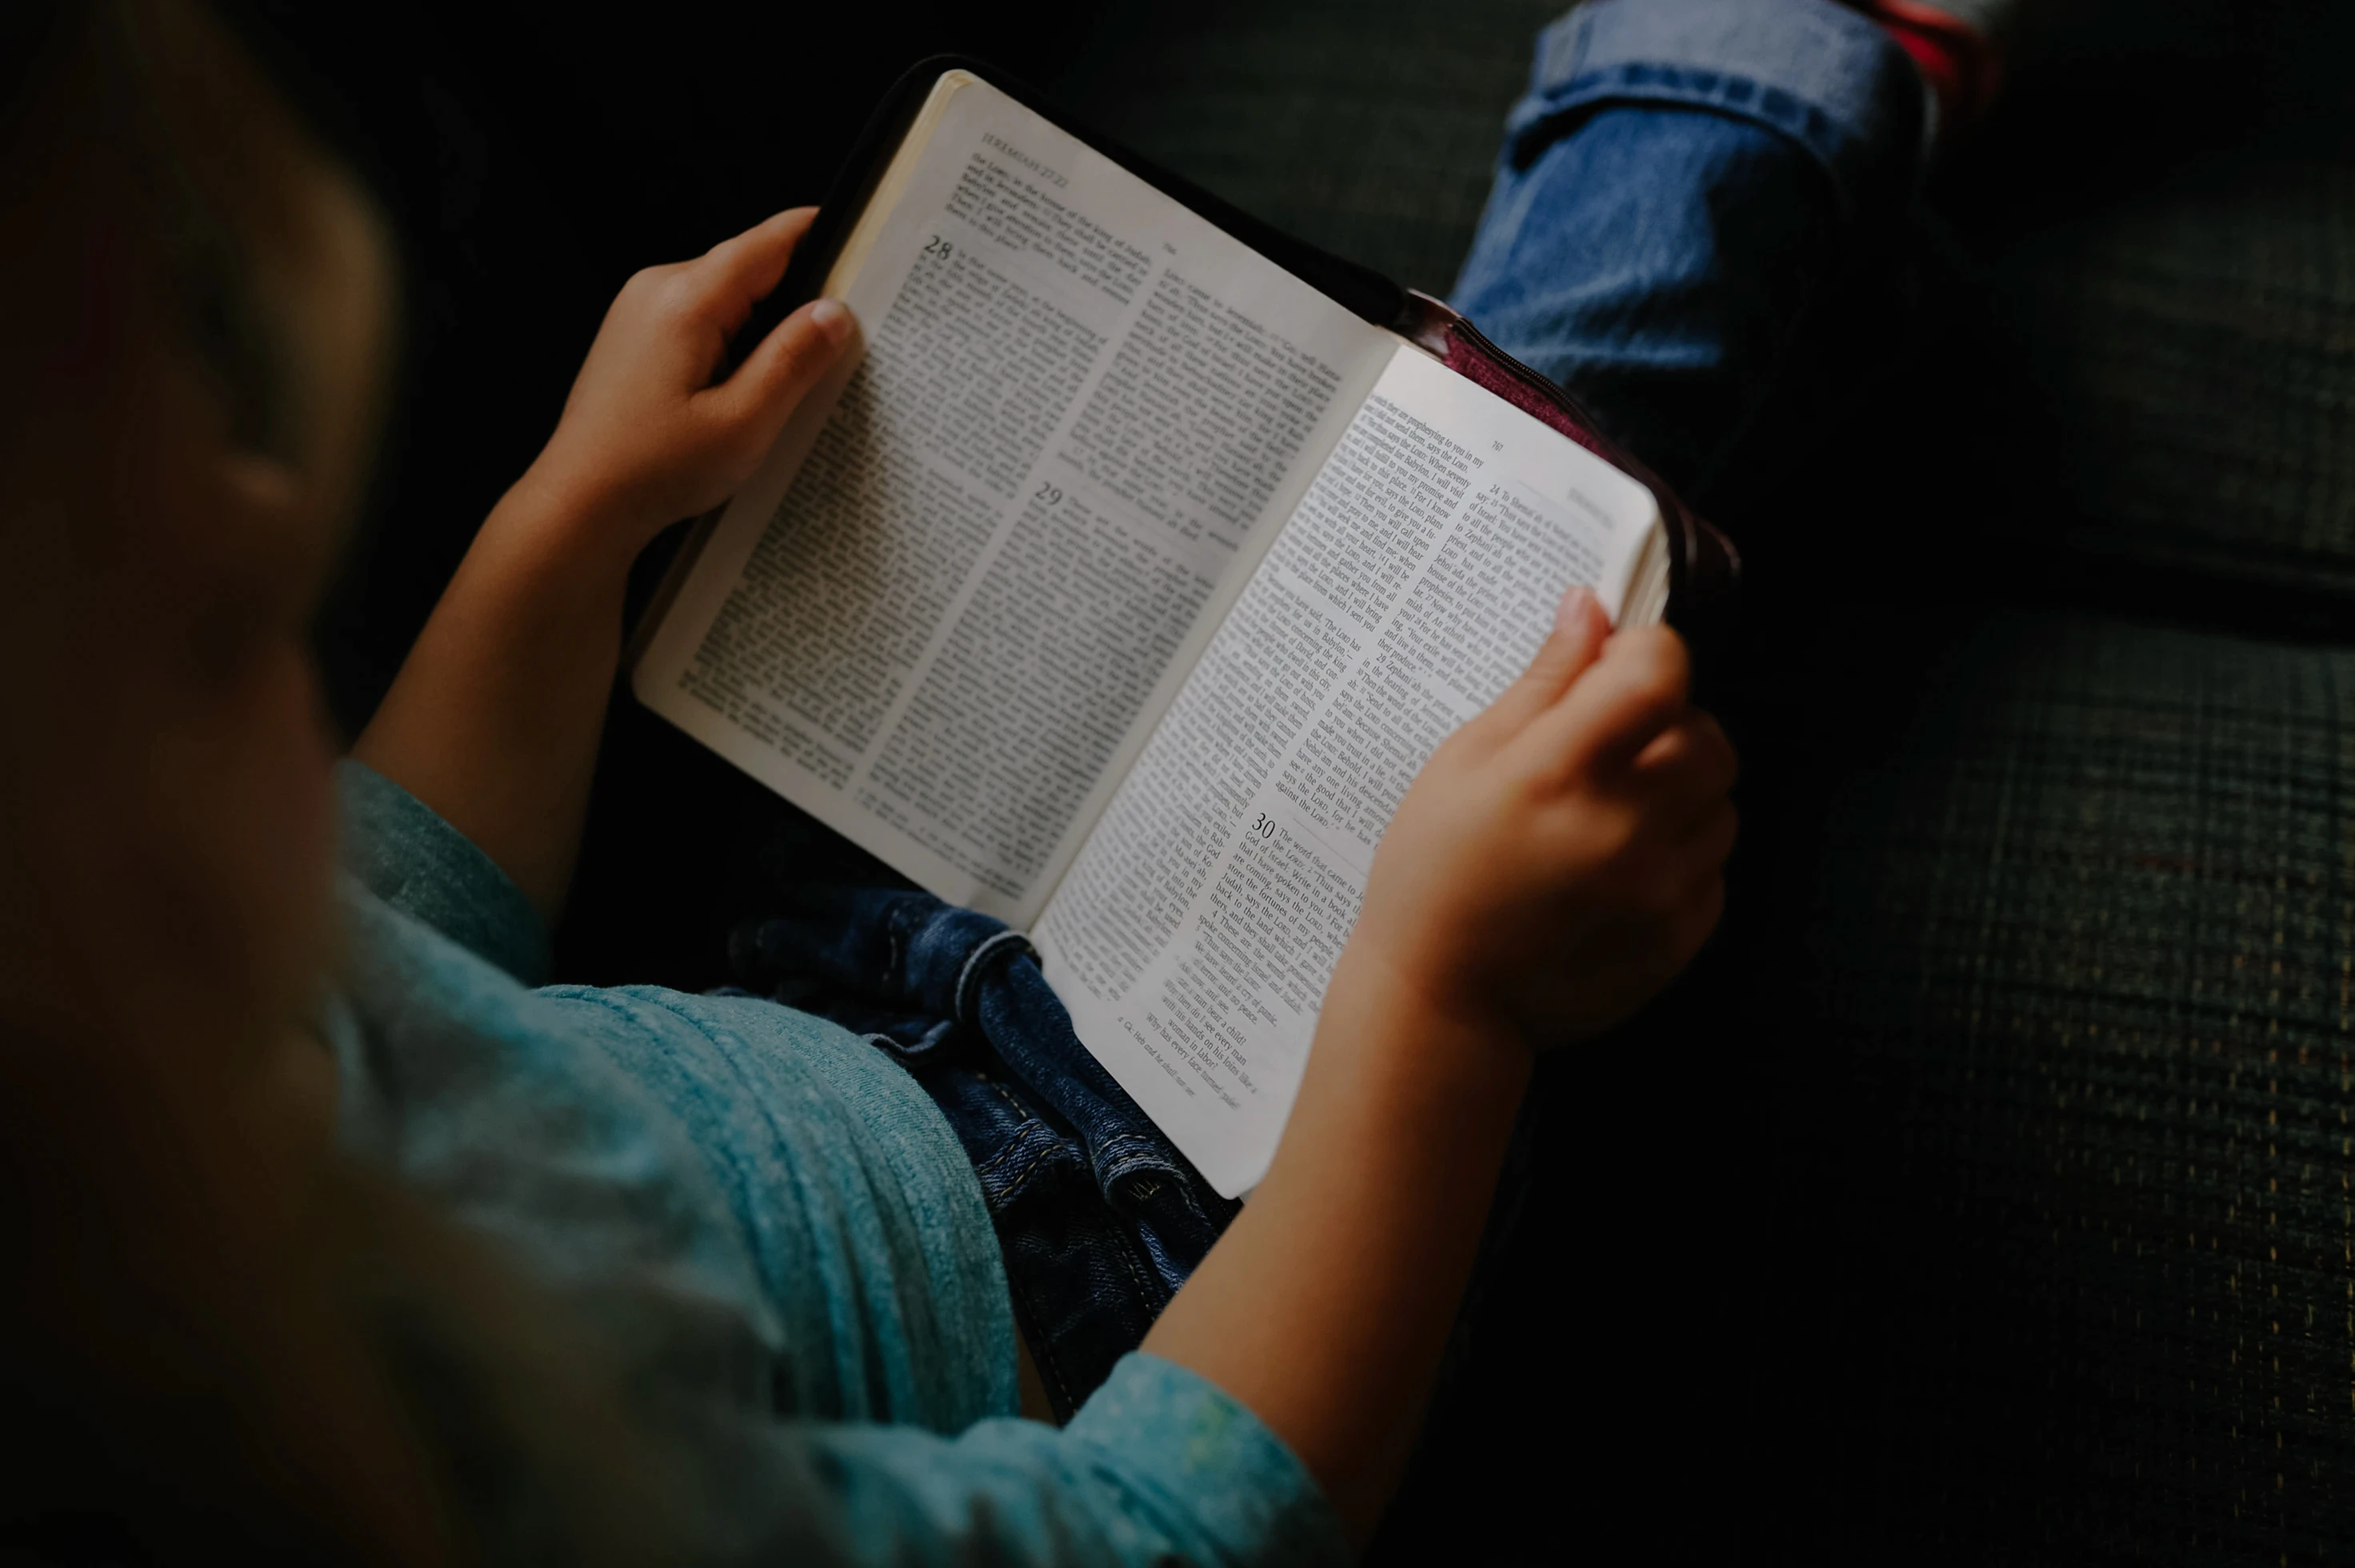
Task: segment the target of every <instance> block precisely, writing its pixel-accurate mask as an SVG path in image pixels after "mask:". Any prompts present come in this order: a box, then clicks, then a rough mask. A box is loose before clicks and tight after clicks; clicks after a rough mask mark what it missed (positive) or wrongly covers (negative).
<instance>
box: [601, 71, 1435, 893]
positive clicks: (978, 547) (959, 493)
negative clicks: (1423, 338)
mask: <svg viewBox="0 0 2355 1568" xmlns="http://www.w3.org/2000/svg"><path fill="white" fill-rule="evenodd" d="M943 94H946V95H947V96H946V97H945V98H944V99H943V96H942V95H943ZM926 123H929V125H930V131H929V134H928V135H927V136H926V137H925V138H924V139H923V141H922V146H921V148H920V149H918V148H915V147H914V146H912V141H913V137H912V135H911V149H910V150H909V151H907V152H903V153H902V155H901V160H900V165H898V166H899V168H900V173H901V174H903V175H904V176H905V178H904V180H900V181H897V182H887V186H886V188H887V190H888V189H893V188H896V189H897V191H898V193H899V194H898V197H897V200H896V204H895V205H894V206H893V207H892V208H891V210H890V213H889V214H888V216H885V217H883V218H882V219H881V220H880V221H879V222H875V223H869V224H863V225H862V226H861V228H860V230H859V231H858V236H857V237H856V245H857V246H858V247H863V250H861V251H858V253H857V254H849V255H847V256H846V260H845V262H844V265H843V267H842V268H840V269H838V270H837V278H836V279H835V280H834V281H833V283H832V284H831V286H833V287H835V288H837V290H838V291H839V292H840V293H842V294H843V295H844V297H846V298H847V300H848V302H849V304H850V305H851V307H852V309H853V311H854V312H855V313H856V314H857V315H858V320H859V323H860V325H861V329H862V341H861V347H862V353H861V355H860V357H858V359H857V361H856V362H855V363H854V364H850V365H847V366H846V367H844V368H842V369H841V370H839V371H838V372H837V374H836V375H835V376H834V377H833V378H832V379H830V381H829V382H828V384H827V385H826V387H825V388H823V389H821V391H820V392H819V393H818V394H817V395H815V396H814V397H813V398H812V399H811V400H810V401H809V402H808V403H807V404H806V405H805V407H804V408H803V409H802V410H801V411H798V412H797V413H796V415H795V417H794V420H793V421H792V422H791V424H789V425H788V427H787V429H786V431H785V432H784V434H783V437H782V438H781V439H780V440H779V443H778V446H777V449H776V451H775V452H774V453H772V455H771V458H770V460H769V462H768V463H767V464H765V465H764V468H763V471H762V474H761V475H760V476H759V477H758V478H756V479H755V480H754V481H753V482H752V484H751V485H748V486H747V487H746V490H745V492H744V494H743V495H742V496H740V497H739V498H738V500H737V501H736V502H735V503H734V504H733V505H732V506H731V507H730V509H729V511H728V513H727V515H726V517H723V518H722V520H721V522H720V524H719V528H717V530H715V532H714V533H713V535H712V537H711V539H709V542H708V543H707V544H706V545H705V547H704V549H703V550H702V553H701V554H700V556H699V557H698V560H697V561H696V563H695V566H694V569H693V571H692V572H691V573H690V574H689V576H688V577H687V581H686V582H685V583H684V584H683V585H682V587H681V588H680V590H679V592H677V595H676V596H675V598H674V599H673V600H672V602H671V604H670V606H669V608H668V610H667V611H666V614H665V616H664V620H663V623H662V624H661V626H660V627H659V628H658V629H657V631H656V632H655V635H654V636H653V637H652V638H651V639H650V640H649V641H648V643H647V645H646V648H645V653H644V654H643V655H642V656H640V658H639V661H638V664H637V667H636V669H635V671H634V687H635V689H636V691H637V693H638V696H639V698H640V699H641V700H643V701H645V703H646V704H647V706H649V707H651V708H653V709H655V711H657V712H660V713H662V714H663V715H664V716H665V717H666V718H668V719H669V720H671V721H672V722H674V723H676V724H677V725H678V726H679V727H680V728H682V729H684V730H686V731H687V732H688V733H689V734H692V735H694V736H696V737H697V738H698V740H701V741H703V742H704V743H705V744H707V745H709V746H710V747H711V748H712V749H713V750H714V751H716V752H719V754H720V755H722V756H724V757H726V758H728V759H729V760H730V762H732V763H736V764H737V765H738V766H739V767H741V768H743V769H744V770H745V771H746V772H748V773H751V774H753V776H755V777H757V778H759V779H761V780H762V782H763V783H765V784H768V785H770V787H772V788H773V789H774V790H776V791H777V792H778V793H779V794H780V795H783V796H784V797H785V798H786V799H788V800H790V801H793V802H794V804H796V805H800V806H802V807H804V808H805V809H806V810H808V811H809V812H810V813H811V814H812V815H814V816H817V817H818V818H819V819H820V820H822V821H824V822H826V823H827V824H828V825H829V826H831V827H835V828H837V829H838V830H840V831H841V832H842V833H844V834H845V835H847V837H850V838H852V839H853V840H855V841H857V842H858V843H859V844H860V845H862V846H864V847H865V848H868V849H870V850H872V851H874V852H875V853H877V854H878V855H879V856H881V857H882V858H883V859H885V860H887V861H889V862H890V864H891V865H893V866H895V867H897V868H898V869H900V870H901V871H903V872H905V873H907V874H908V875H909V876H911V877H913V878H914V879H915V880H918V881H919V882H922V884H923V885H924V886H925V887H927V888H929V889H930V890H932V891H933V892H935V893H938V894H939V895H940V896H942V897H943V898H945V899H948V900H951V901H954V902H958V903H964V904H968V905H971V906H973V907H975V908H977V909H982V910H986V911H987V912H990V913H993V914H996V915H998V916H1000V917H1002V918H1005V919H1007V920H1008V921H1010V922H1012V923H1015V924H1018V925H1025V926H1027V925H1028V924H1029V923H1031V922H1032V921H1033V920H1034V919H1035V918H1036V917H1037V914H1038V912H1039V908H1040V906H1041V905H1042V904H1043V903H1044V901H1045V899H1046V895H1047V893H1048V891H1050V890H1051V888H1052V887H1053V886H1054V884H1055V881H1056V880H1057V879H1058V877H1059V876H1060V873H1061V871H1062V869H1063V868H1064V867H1065V866H1066V865H1067V864H1068V863H1069V861H1070V859H1071V855H1072V854H1073V853H1074V852H1076V849H1077V848H1078V845H1079V843H1080V842H1081V841H1082V839H1083V838H1084V837H1085V834H1086V830H1087V827H1089V825H1090V824H1091V823H1092V820H1093V818H1094V816H1096V814H1097V813H1098V811H1099V810H1100V809H1101V808H1102V805H1103V802H1104V801H1105V800H1106V799H1107V798H1109V796H1110V794H1111V791H1112V789H1113V787H1114V785H1115V784H1117V782H1118V779H1119V776H1120V774H1121V773H1122V772H1123V771H1124V768H1125V766H1126V765H1127V762H1128V760H1129V759H1130V758H1132V757H1134V755H1135V752H1136V751H1137V749H1138V748H1139V747H1140V746H1141V745H1142V744H1143V742H1144V739H1145V737H1146V734H1148V733H1149V732H1150V731H1151V728H1152V725H1153V723H1154V721H1155V720H1156V719H1157V718H1158V716H1159V714H1160V712H1161V710H1162V709H1164V708H1166V707H1167V703H1168V701H1169V699H1170V698H1171V697H1173V696H1174V695H1175V693H1176V690H1177V685H1178V683H1179V682H1180V681H1181V680H1182V678H1183V676H1184V672H1185V670H1186V668H1187V667H1188V666H1189V665H1190V664H1191V663H1192V660H1193V658H1194V656H1196V655H1197V654H1198V653H1199V649H1200V647H1201V645H1203V643H1204V642H1206V641H1207V640H1208V638H1209V635H1210V633H1211V631H1212V629H1213V628H1214V627H1215V625H1216V624H1217V622H1218V620H1219V617H1220V613H1222V612H1223V611H1224V609H1225V607H1226V605H1227V604H1228V603H1231V601H1232V599H1233V597H1234V594H1235V592H1238V591H1239V590H1240V589H1241V584H1242V583H1243V582H1244V581H1246V580H1247V579H1248V578H1249V576H1250V573H1251V571H1252V567H1253V566H1254V565H1255V564H1256V562H1257V561H1258V560H1259V558H1260V556H1261V555H1262V554H1263V553H1264V551H1265V549H1266V547H1267V543H1268V539H1269V537H1270V536H1272V535H1273V532H1274V528H1275V524H1276V522H1277V521H1278V520H1279V519H1281V518H1282V517H1284V516H1285V515H1287V514H1288V513H1289V512H1290V511H1291V509H1292V507H1293V506H1294V505H1295V503H1296V501H1297V500H1298V498H1299V496H1300V494H1301V492H1302V491H1303V490H1305V488H1306V486H1307V485H1308V482H1309V480H1310V479H1311V477H1313V475H1314V474H1315V473H1316V467H1317V465H1318V464H1319V462H1320V461H1321V460H1322V458H1323V455H1324V453H1326V452H1327V451H1328V450H1329V449H1330V448H1331V446H1332V444H1333V443H1334V442H1336V441H1337V439H1338V438H1339V435H1340V432H1341V431H1342V430H1343V429H1344V428H1345V427H1346V426H1347V424H1348V419H1349V415H1350V412H1351V411H1352V410H1353V409H1354V408H1355V407H1356V406H1357V403H1358V401H1359V399H1361V398H1362V397H1363V395H1364V393H1365V390H1366V389H1367V388H1369V386H1371V385H1372V383H1373V381H1374V379H1375V378H1376V377H1377V376H1378V375H1380V371H1381V368H1382V365H1383V364H1384V363H1385V362H1386V359H1387V357H1388V354H1389V347H1390V344H1391V341H1392V340H1391V339H1390V338H1389V337H1388V336H1387V335H1385V334H1383V333H1381V332H1380V331H1379V330H1378V329H1376V328H1374V327H1372V326H1369V325H1367V324H1365V323H1364V322H1361V321H1359V319H1358V318H1356V317H1355V316H1352V315H1349V314H1348V312H1347V311H1345V310H1343V309H1342V308H1341V307H1340V306H1338V305H1337V304H1334V303H1333V302H1332V301H1330V300H1328V299H1327V298H1325V297H1324V296H1323V295H1321V294H1319V293H1316V292H1315V291H1314V290H1312V289H1310V288H1309V287H1308V286H1307V285H1305V283H1300V282H1299V281H1298V280H1297V279H1295V278H1293V277H1291V276H1290V275H1289V274H1287V273H1285V272H1283V271H1282V270H1280V269H1279V268H1277V267H1275V266H1274V265H1273V263H1271V262H1269V261H1266V260H1265V259H1263V258H1262V257H1260V256H1258V255H1256V254H1255V253H1253V252H1252V251H1250V250H1249V249H1247V248H1246V247H1244V246H1242V245H1241V244H1240V243H1239V242H1237V241H1236V240H1233V239H1232V238H1231V237H1229V236H1228V235H1226V234H1224V233H1222V232H1220V230H1218V229H1215V228H1213V227H1211V226H1210V225H1209V224H1208V223H1206V222H1204V221H1203V220H1201V219H1199V218H1196V217H1195V216H1194V215H1193V214H1192V213H1190V212H1188V210H1186V209H1185V208H1182V207H1180V206H1179V205H1178V204H1177V203H1176V202H1174V201H1172V200H1170V199H1169V198H1168V197H1165V196H1163V195H1161V194H1160V193H1159V192H1158V191H1156V190H1154V189H1153V188H1152V187H1149V186H1147V185H1146V184H1145V183H1144V182H1143V181H1141V180H1139V179H1137V178H1136V177H1135V176H1133V175H1130V174H1128V173H1127V172H1126V171H1125V170H1123V169H1121V168H1119V167H1118V166H1117V165H1114V164H1112V163H1111V162H1110V161H1108V160H1107V159H1105V158H1103V157H1102V156H1101V155H1097V154H1095V153H1093V152H1092V151H1090V150H1089V149H1087V148H1086V147H1084V146H1082V144H1079V143H1077V142H1075V141H1074V140H1072V139H1071V137H1069V136H1067V135H1065V134H1063V133H1061V132H1060V131H1057V130H1056V129H1055V128H1054V127H1053V126H1052V125H1050V124H1049V123H1047V122H1046V121H1044V120H1043V119H1041V118H1039V116H1038V115H1036V114H1033V113H1031V112H1029V111H1028V110H1027V109H1024V108H1023V107H1022V106H1021V105H1019V104H1018V103H1016V102H1015V101H1013V100H1011V99H1009V98H1007V96H1006V95H1005V94H1003V93H1001V92H999V91H996V89H995V88H992V87H990V86H988V85H987V84H986V83H982V82H979V81H977V80H974V79H973V78H971V77H967V76H964V75H963V73H951V74H950V75H949V76H948V77H945V78H943V85H942V87H941V88H939V89H936V90H935V98H934V101H932V104H931V105H930V106H928V109H927V112H926V116H925V119H924V120H923V121H920V126H921V125H923V124H926ZM843 272H847V273H848V275H847V276H843V275H841V274H842V273H843Z"/></svg>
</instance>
